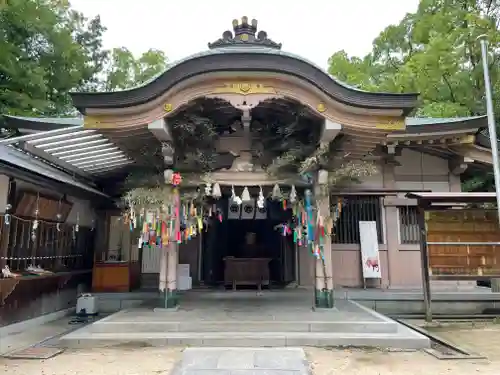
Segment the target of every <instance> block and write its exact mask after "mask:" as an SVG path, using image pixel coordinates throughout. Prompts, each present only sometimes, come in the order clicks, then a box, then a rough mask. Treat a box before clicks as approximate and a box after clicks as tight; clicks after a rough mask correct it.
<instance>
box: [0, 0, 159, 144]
mask: <svg viewBox="0 0 500 375" xmlns="http://www.w3.org/2000/svg"><path fill="white" fill-rule="evenodd" d="M105 31H106V28H105V27H104V26H103V25H102V23H101V20H100V18H99V17H96V18H93V19H90V20H89V19H86V18H85V17H84V16H83V14H81V13H79V12H77V11H75V10H74V9H72V8H71V6H70V3H69V1H67V0H6V1H5V0H4V1H3V2H2V7H0V114H11V115H23V116H68V115H74V108H73V106H72V103H71V99H70V96H69V95H68V93H69V92H70V91H72V90H76V91H102V90H105V89H109V90H119V89H125V88H129V87H132V86H135V85H137V84H140V83H143V82H145V81H146V80H148V79H150V78H151V77H153V76H155V75H156V74H158V73H159V72H161V71H162V70H164V69H165V67H166V61H167V59H166V57H165V55H164V54H163V52H160V51H156V50H149V51H147V52H145V53H144V54H143V55H142V56H140V57H139V58H138V59H137V60H136V59H134V57H133V56H132V54H131V53H130V52H129V51H128V50H127V49H125V48H118V49H113V50H112V51H111V52H110V51H106V50H104V49H103V44H102V36H103V33H104V32H105ZM0 125H1V124H0ZM5 134H8V133H7V132H6V131H5V130H2V136H3V135H5Z"/></svg>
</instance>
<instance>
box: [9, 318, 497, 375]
mask: <svg viewBox="0 0 500 375" xmlns="http://www.w3.org/2000/svg"><path fill="white" fill-rule="evenodd" d="M437 331H439V335H440V336H442V337H443V338H446V339H448V340H450V341H453V342H455V343H456V344H458V345H460V346H461V347H464V348H467V349H469V350H472V351H474V352H477V353H480V354H483V355H485V356H487V357H488V360H453V361H450V360H448V361H446V360H438V359H436V358H434V357H432V356H430V355H428V354H426V353H424V352H389V351H380V350H358V349H349V350H347V349H346V350H339V349H320V348H306V352H307V355H308V358H309V360H310V362H311V368H312V370H313V375H337V374H349V375H429V374H432V375H442V374H453V375H472V374H481V375H482V374H484V375H499V374H500V325H497V324H479V325H475V326H472V325H471V324H461V325H452V326H450V327H444V328H439V329H437ZM181 350H182V349H181V348H131V347H114V348H108V349H95V350H75V351H66V352H64V353H62V354H60V355H58V356H56V357H54V358H52V359H48V360H44V361H39V360H8V359H0V374H9V375H150V374H151V375H153V374H154V375H166V374H169V373H170V370H171V369H172V367H173V366H174V364H175V362H176V361H178V360H179V359H180V355H181Z"/></svg>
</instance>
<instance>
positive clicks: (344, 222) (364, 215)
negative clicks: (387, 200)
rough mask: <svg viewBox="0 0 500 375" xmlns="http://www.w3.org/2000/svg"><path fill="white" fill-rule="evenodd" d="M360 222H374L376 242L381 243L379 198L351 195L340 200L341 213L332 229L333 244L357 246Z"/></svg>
mask: <svg viewBox="0 0 500 375" xmlns="http://www.w3.org/2000/svg"><path fill="white" fill-rule="evenodd" d="M333 199H335V198H333ZM360 221H375V222H376V223H377V236H378V242H379V243H383V235H382V207H381V203H380V197H379V196H371V195H353V196H345V197H344V198H342V211H341V214H340V216H339V218H338V220H337V222H336V225H335V227H334V229H333V242H334V243H339V244H359V243H360V237H359V222H360Z"/></svg>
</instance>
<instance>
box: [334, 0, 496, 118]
mask: <svg viewBox="0 0 500 375" xmlns="http://www.w3.org/2000/svg"><path fill="white" fill-rule="evenodd" d="M499 25H500V3H499V2H498V1H491V0H483V1H476V0H421V2H420V5H419V8H418V10H417V12H416V13H411V14H407V15H406V16H405V17H404V19H403V20H402V21H401V22H400V23H399V24H397V25H391V26H389V27H387V28H386V29H385V30H383V31H382V32H381V33H380V35H379V36H378V37H377V38H376V39H375V40H374V42H373V49H372V52H371V53H369V54H368V55H367V56H365V57H363V58H358V57H349V56H348V55H347V54H346V53H345V52H344V51H339V52H336V53H334V54H333V55H332V56H331V58H330V59H329V73H330V74H332V75H333V76H335V77H337V78H338V79H340V80H342V81H345V82H346V83H348V84H352V85H355V86H357V87H360V88H362V89H364V90H368V91H385V92H419V93H421V100H422V102H421V106H420V108H419V109H418V111H417V116H422V117H424V116H433V117H454V116H467V115H476V114H484V113H485V108H484V99H483V94H484V83H483V75H482V74H483V73H482V66H481V51H480V46H479V43H478V42H477V37H478V36H480V35H482V34H486V35H487V36H488V40H489V43H490V62H489V65H490V75H491V81H492V85H493V86H494V87H496V88H500V30H499ZM495 91H496V94H495V98H494V99H495V108H496V113H497V115H500V90H495Z"/></svg>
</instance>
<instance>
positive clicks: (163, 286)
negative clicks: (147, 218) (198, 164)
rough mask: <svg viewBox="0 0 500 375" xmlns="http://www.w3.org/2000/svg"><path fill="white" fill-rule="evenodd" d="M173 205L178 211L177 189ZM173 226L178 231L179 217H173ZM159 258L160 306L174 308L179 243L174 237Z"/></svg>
mask: <svg viewBox="0 0 500 375" xmlns="http://www.w3.org/2000/svg"><path fill="white" fill-rule="evenodd" d="M174 206H175V208H174V210H175V211H176V212H177V213H178V212H179V208H180V196H179V191H178V190H177V189H175V190H174ZM174 228H175V230H174V231H175V233H177V232H179V231H180V217H176V218H175V226H174ZM160 259H161V265H160V295H161V305H160V306H161V307H162V308H165V309H175V308H177V306H178V304H179V299H178V295H177V266H178V264H179V244H178V243H177V242H176V240H175V239H172V240H171V242H170V243H169V244H168V246H167V248H166V249H165V248H162V250H161V256H160ZM164 270H165V271H164ZM162 275H165V277H163V276H162Z"/></svg>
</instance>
